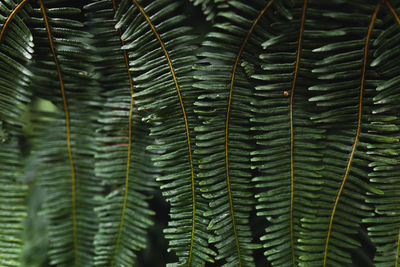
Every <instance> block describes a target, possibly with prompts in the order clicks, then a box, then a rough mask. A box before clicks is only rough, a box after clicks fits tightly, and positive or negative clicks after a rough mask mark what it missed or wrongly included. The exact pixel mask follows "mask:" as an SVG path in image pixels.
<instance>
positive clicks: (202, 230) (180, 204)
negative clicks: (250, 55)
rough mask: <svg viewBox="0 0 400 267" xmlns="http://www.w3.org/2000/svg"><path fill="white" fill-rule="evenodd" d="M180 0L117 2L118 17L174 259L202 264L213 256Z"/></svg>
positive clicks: (189, 46) (189, 38)
mask: <svg viewBox="0 0 400 267" xmlns="http://www.w3.org/2000/svg"><path fill="white" fill-rule="evenodd" d="M181 5H182V1H166V0H160V1H140V2H138V1H136V0H134V1H131V0H129V1H128V0H124V1H122V2H121V4H120V8H119V9H118V11H117V14H116V18H117V19H118V20H119V21H118V23H117V28H118V29H121V30H122V40H123V41H124V42H125V43H126V44H125V45H124V46H123V49H125V50H126V51H127V52H128V54H129V64H130V70H131V71H132V72H133V73H135V75H134V76H133V84H134V85H135V89H136V91H135V92H134V94H133V98H134V100H135V103H136V105H137V106H138V107H139V110H142V111H146V112H148V114H149V116H146V114H145V117H144V120H146V121H148V122H149V123H150V124H151V126H150V128H151V129H150V130H151V133H150V135H151V136H152V137H153V138H155V139H156V143H155V144H154V145H150V146H149V147H148V148H149V149H150V150H153V151H154V152H155V153H157V154H158V155H157V156H154V157H153V160H154V165H155V166H156V167H158V168H160V170H161V171H162V175H161V176H160V177H159V178H158V180H159V181H160V182H162V183H163V185H162V186H161V189H162V190H163V195H164V196H165V198H166V200H167V201H168V202H169V203H170V205H171V210H170V216H171V220H170V221H169V227H168V228H167V229H165V234H166V238H167V239H170V243H169V244H170V247H169V250H170V251H174V252H175V253H176V255H177V256H178V257H179V262H178V263H175V264H174V265H176V264H178V265H186V266H201V265H203V264H204V261H210V262H212V261H213V259H212V257H211V256H210V254H213V252H212V250H210V249H209V248H208V243H207V236H208V233H207V229H206V222H207V221H206V220H205V219H204V217H203V213H204V211H205V210H206V209H207V206H206V204H205V203H204V201H203V200H202V198H201V195H200V191H199V188H198V181H197V179H196V175H197V166H196V159H195V158H194V157H193V155H192V154H193V150H194V146H195V145H194V142H193V140H194V138H193V128H194V126H195V125H196V124H195V123H196V121H195V117H194V112H193V107H192V105H193V102H194V98H195V96H196V92H195V91H194V90H193V88H192V80H193V78H192V72H191V65H192V64H193V62H194V61H195V57H194V56H193V53H194V51H195V49H196V46H194V45H193V44H194V39H195V38H196V36H193V35H191V34H190V30H191V28H190V27H187V26H183V25H184V21H185V19H186V18H185V16H183V15H179V12H178V11H179V10H180V8H181Z"/></svg>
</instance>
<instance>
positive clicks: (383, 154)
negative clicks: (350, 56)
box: [363, 4, 400, 266]
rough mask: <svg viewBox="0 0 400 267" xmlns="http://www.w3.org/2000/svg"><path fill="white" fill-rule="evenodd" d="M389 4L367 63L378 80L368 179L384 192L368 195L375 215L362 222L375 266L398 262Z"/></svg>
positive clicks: (393, 25)
mask: <svg viewBox="0 0 400 267" xmlns="http://www.w3.org/2000/svg"><path fill="white" fill-rule="evenodd" d="M389 7H390V10H389V9H387V8H386V7H385V6H383V7H382V9H383V10H382V11H383V12H384V13H385V17H384V19H383V21H384V22H385V23H384V25H383V27H382V28H383V29H382V31H381V33H380V34H379V35H378V37H377V38H376V39H375V40H374V43H373V46H374V48H375V50H374V55H373V56H374V57H373V60H372V61H371V63H370V65H371V67H373V69H374V70H375V71H376V73H377V74H378V75H379V76H378V81H379V82H378V83H377V84H376V85H377V86H376V91H377V92H376V94H375V96H374V98H373V104H374V105H373V107H372V115H371V119H370V120H371V127H370V128H369V133H370V134H371V135H375V136H376V137H378V138H377V140H376V141H375V142H373V143H370V144H369V146H368V154H370V155H371V157H372V158H373V160H372V161H371V163H370V166H371V167H372V171H371V172H370V173H369V174H368V176H369V180H370V182H371V183H372V184H373V185H374V186H376V187H377V188H379V189H380V190H382V191H383V195H381V196H379V197H378V196H374V195H369V196H368V197H367V200H366V201H367V203H372V204H373V205H374V209H375V216H374V217H372V218H365V219H364V220H363V222H364V223H367V224H368V226H369V227H368V228H367V229H368V235H369V236H370V238H371V241H372V243H373V244H374V245H375V247H376V253H375V257H374V263H375V266H390V265H393V266H397V265H398V262H399V259H398V257H399V240H400V239H399V233H400V223H399V220H400V217H399V210H398V204H397V203H398V199H399V193H398V190H397V187H398V184H399V178H398V177H399V174H400V168H399V166H400V157H399V149H400V145H399V127H400V120H399V112H400V110H399V106H398V103H399V100H400V94H399V85H400V83H399V82H398V77H399V74H400V73H399V69H398V67H397V64H395V62H398V61H399V56H400V54H399V48H398V46H397V43H398V41H397V40H398V39H399V36H400V25H399V24H398V22H397V19H398V17H397V18H396V16H397V14H398V13H396V11H395V10H394V9H393V7H392V6H391V5H390V4H389ZM391 11H392V12H394V13H393V14H392V13H391ZM387 51H390V53H388V52H387ZM389 54H390V55H391V56H390V57H389V56H388V55H389Z"/></svg>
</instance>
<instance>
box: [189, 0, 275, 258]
mask: <svg viewBox="0 0 400 267" xmlns="http://www.w3.org/2000/svg"><path fill="white" fill-rule="evenodd" d="M273 2H274V1H254V3H253V2H246V3H244V2H242V1H229V2H228V4H229V7H228V8H227V9H226V10H224V11H221V12H219V14H218V17H217V18H216V22H215V24H214V29H213V32H211V33H209V34H208V36H207V39H206V41H204V43H203V46H204V47H205V48H206V49H205V51H204V52H202V53H200V54H199V55H200V56H202V57H203V59H202V60H201V61H200V63H199V64H198V65H197V66H196V69H197V71H198V74H197V75H196V78H197V79H198V80H199V81H198V82H196V83H195V84H194V86H195V87H197V88H199V89H201V90H202V92H201V95H200V96H199V98H198V101H197V102H196V103H195V105H196V112H197V114H198V116H199V119H200V121H202V123H203V124H202V125H201V126H199V127H196V132H197V136H196V143H197V146H198V150H197V153H198V154H199V155H200V156H201V159H200V160H199V162H200V165H199V168H200V173H199V178H200V179H201V182H200V183H201V187H202V189H201V190H202V192H203V195H204V197H205V198H207V199H209V200H210V201H211V202H210V207H211V211H210V212H207V215H208V216H209V217H210V219H211V221H210V224H209V226H208V227H209V229H211V230H212V231H213V232H214V233H215V235H216V236H215V237H212V238H210V242H211V243H214V244H215V246H216V247H217V249H218V252H219V255H218V256H217V257H216V259H218V260H221V261H225V262H226V263H225V265H226V266H254V260H253V256H252V251H253V250H254V249H255V248H258V247H259V245H258V244H254V242H253V237H252V233H251V231H250V221H249V215H250V212H251V210H252V209H253V205H254V204H255V201H254V200H253V189H254V188H253V184H252V183H251V179H252V176H253V171H252V170H251V166H250V158H251V155H250V154H251V152H252V150H254V148H255V146H254V142H253V141H252V140H251V138H250V136H251V131H250V128H251V120H252V119H253V113H252V111H253V110H252V106H251V103H253V102H254V101H255V97H254V85H255V84H254V81H252V80H251V78H250V76H251V75H252V74H253V73H254V71H255V69H256V68H259V59H258V57H257V53H259V51H260V40H261V38H260V36H263V29H265V28H268V27H269V20H268V19H267V18H268V17H269V16H271V15H272V16H273V14H274V11H276V9H275V6H274V4H273Z"/></svg>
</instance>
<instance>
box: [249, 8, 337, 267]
mask: <svg viewBox="0 0 400 267" xmlns="http://www.w3.org/2000/svg"><path fill="white" fill-rule="evenodd" d="M285 8H286V10H287V12H288V13H287V15H288V18H289V19H290V20H289V21H288V20H287V19H284V18H282V17H275V18H273V20H272V21H271V26H270V27H268V28H266V30H265V34H264V35H265V37H264V42H263V43H262V46H263V48H264V50H265V51H264V52H263V53H262V54H261V55H260V59H261V60H262V62H263V64H262V65H261V69H262V70H261V72H260V73H256V74H254V75H253V77H254V78H256V79H258V80H260V85H258V86H257V87H256V93H255V95H256V96H257V99H256V100H255V101H254V103H253V105H254V111H255V114H256V116H255V118H254V119H253V121H254V124H255V125H254V126H253V127H252V130H254V131H255V132H254V134H255V139H256V142H257V146H256V149H255V150H254V151H253V152H252V153H251V154H252V161H253V162H254V164H255V166H256V167H257V170H258V173H257V176H256V177H255V178H254V179H253V180H254V181H255V182H256V187H257V188H259V190H260V191H261V192H260V193H258V194H257V195H256V198H257V199H258V201H259V204H258V205H257V210H258V213H257V215H259V216H265V217H266V219H267V221H268V222H269V225H268V226H267V227H266V229H265V231H266V232H265V235H264V236H263V237H261V240H262V241H263V243H264V248H265V252H264V254H265V255H266V258H267V260H268V261H269V262H271V263H272V264H273V265H276V266H281V265H282V266H299V265H300V263H299V257H300V255H302V254H303V253H302V251H301V248H300V247H299V240H301V239H303V238H304V236H303V234H304V233H305V232H307V229H305V228H303V227H302V225H301V224H302V221H304V220H306V219H308V218H313V217H316V216H317V214H316V212H315V211H316V208H317V204H316V200H317V199H318V198H319V195H318V191H319V190H320V189H321V187H322V184H323V181H322V180H321V175H320V173H319V171H320V170H321V162H322V152H321V149H322V144H321V141H322V140H323V138H324V130H323V129H318V128H316V127H315V125H314V124H313V123H312V122H311V120H310V116H311V114H312V112H313V109H311V108H310V107H309V105H307V103H306V101H307V96H308V93H307V88H308V87H309V86H310V85H311V84H313V83H314V82H315V78H314V77H313V76H312V75H310V74H311V68H312V66H313V64H315V61H316V57H314V56H313V55H312V54H311V49H312V48H313V47H312V45H313V43H315V41H316V39H317V38H318V40H319V41H320V42H324V41H326V40H324V39H326V37H327V36H328V33H327V32H326V33H324V32H322V31H319V29H318V27H317V25H315V21H316V20H317V19H318V12H320V10H318V8H321V7H320V6H315V5H313V3H312V2H311V3H308V1H295V3H294V5H286V6H285ZM330 34H337V32H335V31H331V32H330Z"/></svg>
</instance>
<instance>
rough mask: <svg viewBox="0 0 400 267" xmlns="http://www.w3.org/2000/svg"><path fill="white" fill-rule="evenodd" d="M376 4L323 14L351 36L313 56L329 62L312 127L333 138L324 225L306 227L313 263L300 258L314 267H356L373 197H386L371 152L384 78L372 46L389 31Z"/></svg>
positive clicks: (326, 159)
mask: <svg viewBox="0 0 400 267" xmlns="http://www.w3.org/2000/svg"><path fill="white" fill-rule="evenodd" d="M371 2H372V3H371V4H370V3H368V2H364V1H360V2H357V1H354V2H352V3H348V4H344V5H339V6H336V5H332V6H328V9H331V10H330V11H329V10H327V11H325V12H322V14H321V21H331V23H327V22H325V23H323V24H324V25H334V26H335V28H336V29H338V30H339V31H341V32H342V33H343V34H341V36H338V37H335V38H334V39H331V41H330V43H329V44H327V45H324V46H320V47H315V48H314V49H313V50H312V52H313V53H314V54H315V55H316V56H318V55H323V58H321V59H320V60H318V61H317V62H316V64H315V65H314V66H313V69H312V72H313V74H314V75H315V76H316V77H317V79H318V80H319V83H318V84H316V85H313V86H310V87H309V90H310V91H311V92H312V93H313V94H315V95H314V96H312V97H311V98H310V99H309V100H310V101H311V102H312V103H315V105H316V106H317V107H318V113H315V114H314V115H312V120H313V121H314V122H315V123H316V124H318V127H319V128H321V129H324V130H326V140H325V141H324V145H325V148H324V149H323V150H322V152H323V161H322V164H321V167H322V168H323V169H322V170H321V172H320V173H321V175H322V180H323V182H324V186H323V188H322V189H321V191H320V196H319V199H318V202H317V205H318V206H317V213H318V217H316V218H314V219H310V220H305V221H304V222H303V223H302V226H303V227H304V228H306V229H309V233H308V236H304V238H302V240H301V243H302V244H301V246H302V250H303V251H305V252H307V253H309V255H304V256H301V257H300V258H301V260H302V261H305V262H306V263H307V264H310V265H316V266H320V265H321V264H322V265H323V266H342V265H346V264H352V252H354V250H355V249H356V248H357V247H360V246H361V240H360V238H359V237H358V235H359V234H360V229H361V228H360V227H361V219H362V218H363V217H370V216H372V215H373V214H372V212H371V206H370V205H366V203H365V198H366V192H369V193H371V194H381V193H382V192H381V191H380V190H377V189H375V188H373V187H372V186H371V185H370V184H369V183H368V179H367V177H368V173H369V172H370V171H371V168H370V166H371V165H370V163H371V157H370V156H369V154H368V147H369V144H371V143H374V142H376V141H377V137H376V136H375V135H374V134H371V133H369V129H370V127H371V126H370V125H371V122H370V120H369V118H370V115H371V112H372V110H371V105H372V99H373V97H374V95H375V92H374V91H375V90H374V87H375V79H376V78H377V73H376V72H374V71H373V70H371V68H369V64H370V62H371V55H372V54H373V52H372V51H373V48H371V42H372V41H373V40H374V39H375V38H376V36H377V34H378V33H379V30H378V29H376V27H377V26H379V25H380V24H381V21H380V20H379V19H378V18H377V15H378V11H379V9H380V6H381V4H380V2H379V1H371ZM339 10H341V11H339ZM354 10H357V12H358V13H357V14H354ZM356 18H357V23H355V22H354V21H355V19H356ZM366 258H367V259H368V257H366Z"/></svg>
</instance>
